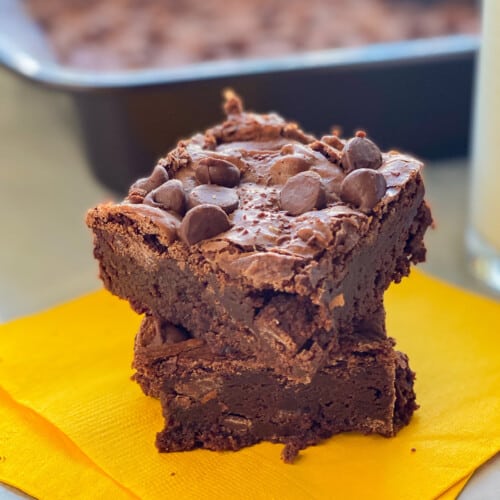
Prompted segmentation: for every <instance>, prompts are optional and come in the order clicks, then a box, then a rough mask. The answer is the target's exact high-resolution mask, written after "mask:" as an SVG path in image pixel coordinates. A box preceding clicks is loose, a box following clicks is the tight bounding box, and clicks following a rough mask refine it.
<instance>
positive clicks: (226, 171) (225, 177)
mask: <svg viewBox="0 0 500 500" xmlns="http://www.w3.org/2000/svg"><path fill="white" fill-rule="evenodd" d="M195 175H196V178H197V179H198V181H199V182H200V183H201V184H218V185H219V186H225V187H234V186H237V185H238V184H239V182H240V171H239V169H238V167H237V166H236V165H234V164H233V163H231V162H230V161H227V160H222V159H221V158H210V157H209V158H203V159H202V160H200V161H199V162H198V166H197V168H196V171H195Z"/></svg>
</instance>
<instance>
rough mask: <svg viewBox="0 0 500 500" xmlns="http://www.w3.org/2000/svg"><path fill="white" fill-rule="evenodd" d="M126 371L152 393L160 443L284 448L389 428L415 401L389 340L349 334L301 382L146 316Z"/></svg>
mask: <svg viewBox="0 0 500 500" xmlns="http://www.w3.org/2000/svg"><path fill="white" fill-rule="evenodd" d="M134 367H135V369H136V374H135V375H134V378H135V379H136V380H137V382H138V383H139V384H140V385H141V387H142V389H143V391H144V392H145V394H147V395H150V396H154V397H157V398H160V400H161V404H162V407H163V414H164V417H165V429H164V430H163V431H162V432H160V433H159V434H158V436H157V446H158V448H159V450H160V451H181V450H189V449H193V448H199V447H202V448H207V449H211V450H221V449H230V450H237V449H239V448H241V447H244V446H249V445H252V444H255V443H258V442H260V441H263V440H266V441H272V442H280V443H285V444H286V445H287V448H286V449H285V451H284V454H283V457H284V459H285V460H286V461H292V460H293V458H294V457H295V454H296V452H297V451H298V450H299V449H301V448H304V447H305V446H308V445H312V444H315V443H317V442H319V441H320V440H322V439H325V438H328V437H330V436H331V435H333V434H336V433H339V432H345V431H358V432H362V433H366V434H369V433H378V434H381V435H383V436H393V435H394V434H395V433H396V432H397V431H398V430H399V429H400V428H401V427H402V426H403V425H405V424H406V423H408V421H409V419H410V417H411V415H412V414H413V411H414V410H415V409H416V407H417V405H416V403H415V394H414V392H413V380H414V374H413V372H412V371H411V370H410V368H409V366H408V360H407V357H406V356H405V355H404V354H402V353H400V352H397V351H394V349H393V341H392V340H391V339H379V340H375V341H373V342H371V343H359V342H358V343H350V344H347V345H344V346H343V347H342V349H341V350H339V351H337V352H336V353H333V354H330V356H329V358H328V360H327V362H326V363H325V365H324V366H323V367H322V368H321V369H320V370H319V371H318V372H317V373H316V374H315V375H314V376H313V378H312V380H311V382H310V383H307V384H304V383H300V382H298V383H297V382H296V381H291V380H290V379H288V378H286V377H283V376H282V375H279V374H278V373H276V371H274V370H273V369H271V368H269V367H268V366H266V365H261V364H259V363H258V362H255V361H250V362H249V361H248V360H241V359H238V358H230V357H229V358H228V357H222V356H218V355H216V354H214V353H213V352H211V351H210V349H208V348H207V345H206V343H205V342H204V341H203V340H200V339H189V338H186V337H185V334H184V333H183V332H181V331H180V330H179V329H178V328H176V327H174V326H173V325H170V324H166V323H163V324H159V323H158V322H157V321H155V320H154V319H153V318H150V317H147V318H145V320H144V321H143V323H142V325H141V329H140V331H139V333H138V335H137V337H136V345H135V356H134Z"/></svg>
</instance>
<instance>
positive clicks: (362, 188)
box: [340, 168, 387, 210]
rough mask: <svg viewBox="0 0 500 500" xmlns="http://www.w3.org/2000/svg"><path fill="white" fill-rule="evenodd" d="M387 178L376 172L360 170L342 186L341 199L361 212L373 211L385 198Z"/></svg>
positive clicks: (350, 176) (349, 175)
mask: <svg viewBox="0 0 500 500" xmlns="http://www.w3.org/2000/svg"><path fill="white" fill-rule="evenodd" d="M386 187H387V184H386V182H385V177H384V176H383V175H382V174H381V173H380V172H377V171H375V170H372V169H369V168H360V169H358V170H354V171H353V172H351V173H350V174H348V175H347V176H346V178H345V179H344V180H343V181H342V185H341V186H340V197H341V198H342V200H343V201H344V202H346V203H351V204H352V205H354V206H355V207H358V208H360V209H361V210H371V209H372V208H373V207H374V206H375V205H376V204H377V203H378V202H379V201H380V200H381V199H382V198H383V196H384V194H385V190H386Z"/></svg>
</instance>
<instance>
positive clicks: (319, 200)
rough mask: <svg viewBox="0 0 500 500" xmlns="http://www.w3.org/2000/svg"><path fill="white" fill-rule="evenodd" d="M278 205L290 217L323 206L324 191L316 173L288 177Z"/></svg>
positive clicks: (303, 173)
mask: <svg viewBox="0 0 500 500" xmlns="http://www.w3.org/2000/svg"><path fill="white" fill-rule="evenodd" d="M280 205H281V208H282V209H283V210H286V211H287V212H288V213H289V214H291V215H300V214H303V213H305V212H309V211H310V210H313V209H315V208H318V209H319V208H323V207H324V206H325V191H324V188H323V184H322V183H321V177H320V176H319V175H318V174H317V173H316V172H302V173H300V174H297V175H295V176H293V177H290V179H288V181H287V182H286V184H285V185H284V186H283V189H282V190H281V193H280Z"/></svg>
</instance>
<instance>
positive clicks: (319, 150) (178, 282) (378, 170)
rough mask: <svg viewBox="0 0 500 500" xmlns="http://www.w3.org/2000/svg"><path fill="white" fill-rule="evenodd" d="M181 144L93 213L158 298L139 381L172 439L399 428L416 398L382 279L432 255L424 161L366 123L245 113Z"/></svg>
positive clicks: (136, 303) (231, 440) (105, 264)
mask: <svg viewBox="0 0 500 500" xmlns="http://www.w3.org/2000/svg"><path fill="white" fill-rule="evenodd" d="M225 112H226V114H227V119H226V121H224V122H223V123H222V124H221V125H218V126H215V127H213V128H211V129H209V130H207V131H206V132H205V133H204V134H198V135H195V136H194V137H192V138H191V139H189V140H186V141H181V142H179V144H178V146H177V148H176V149H174V150H173V151H172V152H170V153H169V154H168V155H167V156H166V158H164V159H161V160H160V161H159V163H158V165H157V166H156V167H155V168H154V170H153V172H152V173H151V175H150V176H149V177H148V178H145V179H140V180H138V181H137V182H136V183H134V184H133V185H132V187H131V188H130V191H129V194H128V196H127V197H126V198H125V200H124V201H123V202H122V203H118V204H103V205H99V206H98V207H96V208H94V209H92V210H91V211H89V213H88V216H87V223H88V225H89V227H91V228H92V230H93V232H94V244H95V250H94V253H95V256H96V258H97V259H98V260H99V263H100V275H101V278H102V280H103V282H104V284H105V286H106V287H107V288H108V289H109V290H110V291H111V292H112V293H114V294H116V295H118V296H120V297H122V298H125V299H127V300H128V301H129V302H130V304H131V306H132V307H133V308H134V310H136V311H137V312H138V313H140V314H145V318H144V320H143V323H142V325H141V328H140V331H139V332H138V334H137V337H136V344H135V358H134V367H135V369H136V374H135V379H136V380H137V382H138V383H139V384H140V385H141V387H142V389H143V391H144V392H145V393H146V394H147V395H150V396H153V397H157V398H160V400H161V404H162V407H163V413H164V416H165V421H166V426H165V429H164V430H163V431H162V432H161V433H159V434H158V437H157V445H158V447H159V449H160V450H161V451H172V450H188V449H192V448H196V447H204V448H209V449H213V450H224V449H233V450H236V449H239V448H241V447H243V446H248V445H251V444H254V443H256V442H259V441H261V440H268V441H273V442H283V443H286V444H287V446H286V448H285V452H284V458H285V460H287V461H290V460H292V459H293V457H294V456H295V454H296V452H297V450H299V449H301V448H303V447H305V446H308V445H310V444H314V443H316V442H318V441H319V440H321V439H323V438H326V437H329V436H331V435H332V434H335V433H338V432H343V431H353V430H354V431H360V432H363V433H379V434H382V435H385V436H392V435H394V434H395V433H396V432H397V431H398V430H399V429H400V428H401V427H402V426H403V425H405V424H407V423H408V421H409V419H410V417H411V415H412V413H413V411H414V410H415V409H416V407H417V405H416V403H415V394H414V392H413V379H414V374H413V372H412V371H411V370H410V368H409V366H408V359H407V357H406V356H405V355H404V354H402V353H400V352H397V351H395V350H394V341H393V340H392V339H391V338H389V337H388V336H387V334H386V330H385V312H384V304H383V294H384V291H385V290H386V289H387V287H388V286H389V284H390V283H391V282H393V281H394V282H399V281H400V280H401V278H402V277H403V276H406V275H407V274H408V273H409V270H410V265H411V263H417V262H421V261H423V260H424V258H425V247H424V245H423V235H424V233H425V230H426V229H427V227H428V226H429V224H430V223H431V215H430V212H429V209H428V207H427V205H426V203H425V201H424V186H423V182H422V177H421V169H422V165H421V163H420V162H418V161H416V160H415V159H413V158H411V157H408V156H405V155H402V154H400V153H398V152H394V151H393V152H389V153H381V152H380V150H379V148H378V147H377V146H376V145H375V144H374V143H373V142H372V141H371V140H370V139H368V138H367V137H366V134H365V133H363V132H358V133H357V134H356V136H355V137H353V138H351V139H349V140H347V141H346V140H343V139H341V138H340V137H338V135H337V134H332V135H327V136H324V137H322V138H321V139H317V138H315V137H312V136H310V135H308V134H306V133H304V132H303V131H302V130H301V129H300V128H298V126H297V125H296V124H294V123H289V122H286V121H284V120H283V119H282V118H281V117H279V116H278V115H276V114H268V115H258V114H254V113H248V112H245V111H244V110H243V109H242V105H241V101H240V100H239V99H238V98H237V97H236V96H235V95H233V94H232V93H230V92H229V93H227V95H226V103H225Z"/></svg>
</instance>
